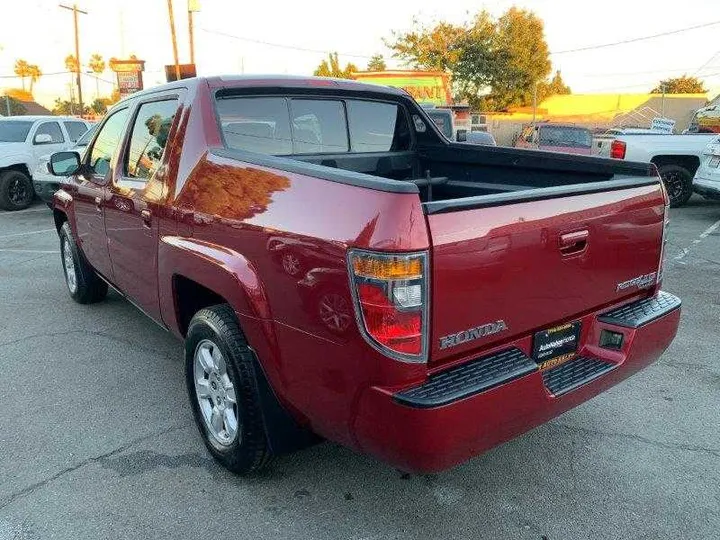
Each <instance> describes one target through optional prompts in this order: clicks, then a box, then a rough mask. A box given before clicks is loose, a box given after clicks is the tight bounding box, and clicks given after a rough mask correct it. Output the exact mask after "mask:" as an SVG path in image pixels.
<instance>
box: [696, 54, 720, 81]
mask: <svg viewBox="0 0 720 540" xmlns="http://www.w3.org/2000/svg"><path fill="white" fill-rule="evenodd" d="M718 55H720V49H718V50H717V51H715V54H713V55H712V56H711V57H710V58H708V59H707V62H705V63H704V64H703V65H702V66H700V67H699V68H697V70H696V71H695V73H693V75H697V74H698V73H700V72H701V71H702V70H703V69H705V68H706V67H708V66H709V65H710V64H711V63H712V61H713V60H715V58H717V57H718Z"/></svg>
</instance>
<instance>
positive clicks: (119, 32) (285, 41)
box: [0, 0, 720, 104]
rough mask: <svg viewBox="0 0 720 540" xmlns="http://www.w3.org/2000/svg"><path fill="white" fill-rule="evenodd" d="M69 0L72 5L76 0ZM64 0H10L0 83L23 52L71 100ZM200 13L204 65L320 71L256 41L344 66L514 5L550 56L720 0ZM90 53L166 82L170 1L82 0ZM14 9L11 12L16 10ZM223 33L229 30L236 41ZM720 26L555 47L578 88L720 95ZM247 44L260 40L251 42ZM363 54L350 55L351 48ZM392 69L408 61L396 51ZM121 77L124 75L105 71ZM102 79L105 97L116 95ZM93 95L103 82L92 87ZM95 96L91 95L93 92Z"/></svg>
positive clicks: (710, 9) (205, 8) (47, 88)
mask: <svg viewBox="0 0 720 540" xmlns="http://www.w3.org/2000/svg"><path fill="white" fill-rule="evenodd" d="M68 1H70V0H68ZM58 3H59V0H2V4H3V16H2V18H0V76H2V77H4V78H2V79H0V87H3V86H17V87H19V86H20V84H19V81H18V80H13V79H12V78H7V76H9V75H12V73H13V63H14V61H15V60H16V59H17V58H24V59H26V60H27V61H28V62H30V63H34V64H38V65H39V66H40V68H41V69H42V71H43V72H44V73H46V74H47V75H45V76H43V77H42V78H41V80H40V82H39V83H38V84H37V85H36V89H35V95H36V97H37V98H38V100H39V101H40V102H43V103H46V104H47V103H51V102H52V98H54V97H56V96H57V95H59V94H60V93H63V92H64V93H65V95H66V96H67V86H68V82H69V79H70V76H69V75H67V74H64V75H50V74H51V73H54V72H61V71H65V66H64V58H65V56H67V55H68V54H71V53H73V52H74V44H73V34H72V13H71V12H70V11H67V10H63V9H60V8H59V7H58ZM200 4H201V9H202V11H201V12H200V13H197V14H196V15H195V43H196V61H197V64H198V72H199V74H201V75H212V74H220V73H240V72H242V71H244V72H245V73H290V74H311V73H312V71H313V69H314V68H315V67H316V66H317V64H318V63H319V62H320V60H321V59H322V58H323V53H322V52H312V51H309V50H293V49H291V48H281V47H274V46H269V45H264V44H261V43H257V41H264V42H270V43H275V44H281V45H285V46H288V47H297V48H299V49H311V50H317V51H331V50H337V51H339V52H340V58H341V61H343V62H348V61H351V62H353V63H355V64H356V65H358V66H360V67H364V66H365V64H366V63H367V57H369V56H370V55H372V54H374V53H383V54H385V56H386V58H388V57H389V52H388V51H387V50H386V49H385V47H384V46H383V42H382V38H384V37H389V36H390V35H391V31H392V30H404V29H409V28H410V27H411V25H412V19H413V17H415V18H418V19H419V20H420V21H423V22H427V23H431V22H433V21H437V20H440V19H445V20H448V21H452V22H455V23H459V22H462V21H464V20H467V19H468V18H469V17H470V15H469V13H470V14H472V13H474V12H476V11H477V10H480V9H482V8H485V9H488V10H489V11H490V12H491V13H493V14H495V15H499V14H501V13H502V12H503V11H504V10H506V9H507V8H509V7H510V6H512V5H517V6H520V7H524V8H528V9H531V10H533V11H535V12H536V13H537V14H538V15H539V16H540V17H541V18H542V19H543V20H544V21H545V34H546V39H547V41H548V44H549V46H550V50H551V51H563V50H567V49H574V48H578V47H583V46H589V45H597V44H603V43H609V42H613V41H620V40H625V39H631V38H633V37H639V36H646V35H651V34H657V33H662V32H667V31H672V30H675V29H679V28H684V27H690V26H696V25H700V24H705V23H708V22H713V21H720V0H685V1H683V2H678V1H673V2H671V1H669V0H600V1H597V2H588V1H587V0H517V1H512V0H494V1H493V0H487V1H480V0H475V1H470V0H444V1H441V0H413V1H412V2H408V1H388V0H363V1H361V2H358V1H353V2H343V1H333V2H330V1H323V0H305V1H299V0H292V1H290V0H273V1H257V0H254V1H248V0H200ZM78 5H79V7H81V8H82V9H85V10H86V11H88V14H87V15H80V29H81V34H80V48H81V52H80V54H81V60H83V61H84V62H87V59H88V57H89V56H90V54H92V53H94V52H98V53H100V54H102V55H103V56H104V57H105V59H108V58H110V57H112V56H115V57H118V58H119V57H123V56H129V55H130V54H136V55H137V56H138V57H139V58H141V59H144V60H146V61H147V64H146V69H147V72H146V73H145V84H146V86H150V85H154V84H158V83H160V82H163V78H164V75H163V72H162V67H163V65H164V64H169V63H172V48H171V43H170V30H169V24H168V14H167V2H166V0H79V1H78ZM11 6H12V7H11ZM174 6H175V22H176V27H177V32H178V41H179V49H180V61H181V62H188V61H189V52H188V50H189V47H188V32H187V14H186V9H187V1H186V0H174ZM221 34H230V35H233V36H237V37H240V38H244V40H241V39H234V38H231V37H227V36H223V35H221ZM719 38H720V25H717V26H712V27H708V28H703V29H699V30H694V31H689V32H684V33H680V34H675V35H670V36H666V37H662V38H657V39H653V40H648V41H643V42H639V43H633V44H627V45H623V46H618V47H609V48H604V49H597V50H591V51H584V52H578V53H567V54H554V55H553V56H552V60H553V65H554V68H555V69H560V70H562V74H563V78H564V79H565V80H566V82H567V83H568V84H569V85H570V86H571V88H572V90H573V92H575V93H585V92H592V93H594V92H623V93H625V92H627V93H631V92H645V91H648V90H650V89H651V87H652V86H654V85H655V83H656V82H657V81H658V80H659V79H661V78H665V77H669V76H678V75H682V74H683V73H688V74H690V75H693V74H696V75H698V76H700V77H701V78H704V79H705V80H706V86H707V87H709V88H710V89H711V90H712V91H713V92H715V93H718V92H720V39H719ZM247 40H255V41H256V42H253V41H247ZM351 54H352V55H355V56H350V55H351ZM388 63H389V65H390V67H402V66H400V65H399V64H397V62H395V61H394V60H391V59H389V58H388ZM102 77H103V78H104V79H107V80H108V81H112V80H113V77H114V74H112V73H111V72H109V71H108V72H106V73H105V74H104V75H103V76H102ZM110 84H111V83H109V82H107V83H106V82H102V81H101V82H100V83H99V85H100V92H101V94H108V93H109V91H110V88H111V87H110ZM83 87H84V91H85V95H86V96H89V98H91V99H92V98H93V97H94V95H95V91H96V83H95V81H94V80H93V79H92V78H90V77H87V76H86V77H85V79H84V82H83ZM86 100H87V98H86Z"/></svg>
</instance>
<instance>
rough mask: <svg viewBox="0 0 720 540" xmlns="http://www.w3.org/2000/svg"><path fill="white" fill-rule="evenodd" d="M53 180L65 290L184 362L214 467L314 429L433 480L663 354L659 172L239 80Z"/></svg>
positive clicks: (111, 125)
mask: <svg viewBox="0 0 720 540" xmlns="http://www.w3.org/2000/svg"><path fill="white" fill-rule="evenodd" d="M49 168H50V169H51V172H52V173H53V174H57V175H62V176H70V180H69V181H68V182H67V183H65V184H64V186H63V187H62V189H61V190H60V191H58V192H57V193H56V195H55V200H54V218H55V224H56V226H57V230H58V232H59V235H60V245H61V253H62V261H63V267H64V270H65V278H66V282H67V287H68V290H69V292H70V295H71V297H72V298H73V299H75V300H76V301H77V302H80V303H90V302H96V301H99V300H101V299H102V298H103V297H104V296H105V294H106V292H107V290H108V285H110V286H112V287H113V288H115V289H117V290H118V291H119V292H120V293H121V294H122V295H124V296H125V297H127V298H128V299H129V300H130V301H131V302H132V303H133V304H135V305H136V306H137V307H139V308H140V309H141V310H142V311H143V312H144V313H146V314H147V315H148V316H149V317H151V318H152V319H154V320H155V321H156V322H158V323H159V324H160V325H162V326H163V327H165V328H167V329H168V330H169V331H171V332H173V333H174V334H176V335H177V336H178V337H179V338H182V339H184V341H185V357H186V358H185V372H186V380H187V388H188V392H189V396H190V402H191V404H192V408H193V411H194V415H195V419H196V421H197V424H198V427H199V429H200V432H201V433H202V435H203V437H204V440H205V443H206V444H207V447H208V448H209V450H210V452H211V453H212V454H213V455H214V456H215V458H217V459H218V460H219V461H220V462H221V463H222V464H223V465H224V466H226V467H227V468H229V469H230V470H232V471H235V472H238V473H248V472H250V471H253V470H256V469H258V468H259V467H261V466H263V465H264V464H265V463H266V462H267V461H268V459H269V458H270V457H271V456H273V455H276V454H278V453H280V452H285V451H288V450H290V449H292V448H294V447H297V446H300V445H302V444H307V443H308V441H311V440H312V439H313V437H314V435H308V434H316V435H319V436H321V437H324V438H327V439H331V440H333V441H337V442H340V443H342V444H344V445H347V446H349V447H351V448H353V449H355V450H358V451H360V452H365V453H368V454H371V455H373V456H377V457H378V458H380V459H383V460H385V461H387V462H389V463H391V464H393V465H395V466H397V467H399V468H401V469H403V470H408V471H438V470H442V469H444V468H447V467H450V466H453V465H455V464H457V463H460V462H462V461H464V460H467V459H469V458H471V457H473V456H475V455H478V454H480V453H481V452H484V451H486V450H488V449H490V448H492V447H494V446H496V445H498V444H500V443H502V442H504V441H507V440H508V439H511V438H512V437H515V436H517V435H519V434H521V433H523V432H525V431H527V430H529V429H531V428H533V427H534V426H537V425H539V424H541V423H543V422H546V421H547V420H549V419H551V418H553V417H555V416H557V415H558V414H560V413H562V412H564V411H566V410H568V409H570V408H572V407H574V406H576V405H578V404H579V403H582V402H584V401H586V400H587V399H589V398H591V397H593V396H595V395H596V394H598V393H600V392H602V391H603V390H605V389H607V388H609V387H611V386H612V385H614V384H616V383H618V382H619V381H621V380H623V379H625V378H626V377H628V376H630V375H632V374H633V373H635V372H636V371H638V370H640V369H642V368H644V367H645V366H647V365H648V364H650V363H651V362H653V361H654V360H656V359H657V358H658V357H659V356H660V354H662V352H663V351H664V350H665V349H666V348H667V347H668V345H669V344H670V342H671V341H672V339H673V337H674V336H675V333H676V331H677V327H678V321H679V318H680V300H679V299H678V298H676V297H675V296H673V295H671V294H669V293H667V292H663V291H661V288H660V284H661V275H662V261H663V245H664V236H665V229H666V223H667V202H668V201H667V196H666V195H665V192H664V190H663V187H662V183H661V182H660V179H659V178H658V175H657V172H656V169H655V168H654V166H652V165H649V164H644V163H633V162H619V161H613V160H607V159H601V158H594V157H586V156H575V155H563V154H557V153H549V152H540V151H535V150H518V149H513V148H502V147H489V146H477V145H470V144H463V143H456V142H450V141H448V140H447V139H446V138H444V137H443V136H442V135H441V134H440V132H439V131H438V130H437V127H436V126H435V123H434V122H432V121H431V120H430V119H429V118H428V116H427V114H426V113H425V111H423V109H422V108H421V107H420V106H418V104H417V103H416V102H415V101H413V99H412V98H411V97H410V96H409V95H408V94H407V93H405V92H404V91H402V90H399V89H392V88H382V87H378V86H368V85H364V84H361V83H356V82H351V81H340V80H332V79H317V78H293V77H274V78H265V77H263V78H258V77H252V76H246V77H227V78H226V77H222V78H207V79H203V78H199V79H191V80H186V81H180V82H176V83H171V84H169V85H165V86H160V87H157V88H154V89H151V90H147V91H144V92H140V93H138V94H135V95H133V96H131V97H129V98H127V99H125V100H123V101H121V102H120V103H118V104H117V105H116V106H115V107H113V109H112V110H111V111H109V112H108V114H107V116H106V117H105V119H104V120H103V121H102V124H101V125H100V126H99V129H98V130H97V132H96V133H95V135H94V138H93V139H92V141H91V142H90V144H89V146H88V148H87V149H86V151H85V152H84V155H83V156H82V157H81V156H80V155H79V154H77V153H74V152H60V153H57V154H54V155H53V156H52V158H51V162H50V166H49Z"/></svg>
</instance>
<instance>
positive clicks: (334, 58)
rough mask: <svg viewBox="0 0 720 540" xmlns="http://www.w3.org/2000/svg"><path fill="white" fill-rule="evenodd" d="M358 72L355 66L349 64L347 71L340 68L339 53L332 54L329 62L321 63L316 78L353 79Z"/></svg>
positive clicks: (346, 67)
mask: <svg viewBox="0 0 720 540" xmlns="http://www.w3.org/2000/svg"><path fill="white" fill-rule="evenodd" d="M356 71H358V68H357V66H355V65H354V64H347V65H346V66H345V69H343V68H341V67H340V60H339V58H338V53H336V52H335V53H330V54H329V55H328V58H327V60H323V61H322V62H320V65H319V66H318V67H317V69H316V70H315V71H314V73H313V75H315V76H316V77H335V78H337V79H351V78H352V74H353V73H355V72H356Z"/></svg>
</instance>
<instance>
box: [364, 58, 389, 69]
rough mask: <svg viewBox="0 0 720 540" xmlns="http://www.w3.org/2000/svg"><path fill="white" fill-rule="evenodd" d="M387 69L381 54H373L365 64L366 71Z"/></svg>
mask: <svg viewBox="0 0 720 540" xmlns="http://www.w3.org/2000/svg"><path fill="white" fill-rule="evenodd" d="M386 69H387V64H386V63H385V59H384V58H383V55H382V54H374V55H372V57H371V58H370V61H369V62H368V65H367V70H368V71H385V70H386Z"/></svg>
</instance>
